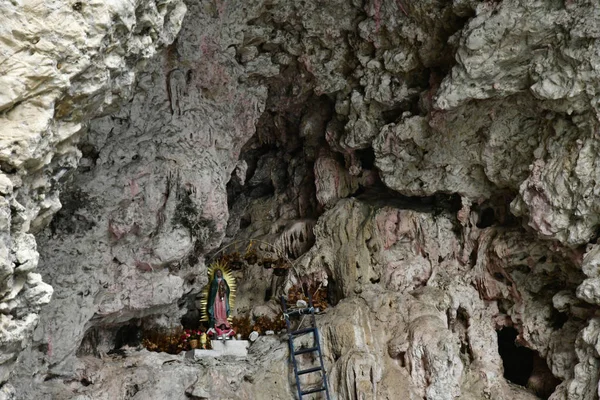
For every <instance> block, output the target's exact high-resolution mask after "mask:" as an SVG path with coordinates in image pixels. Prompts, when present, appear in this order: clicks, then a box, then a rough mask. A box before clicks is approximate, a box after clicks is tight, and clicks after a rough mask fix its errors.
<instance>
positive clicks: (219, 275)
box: [217, 269, 223, 278]
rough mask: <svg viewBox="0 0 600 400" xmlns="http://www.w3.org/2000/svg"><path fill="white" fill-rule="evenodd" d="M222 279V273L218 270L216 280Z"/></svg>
mask: <svg viewBox="0 0 600 400" xmlns="http://www.w3.org/2000/svg"><path fill="white" fill-rule="evenodd" d="M222 277H223V272H222V271H221V270H220V269H218V270H217V278H222Z"/></svg>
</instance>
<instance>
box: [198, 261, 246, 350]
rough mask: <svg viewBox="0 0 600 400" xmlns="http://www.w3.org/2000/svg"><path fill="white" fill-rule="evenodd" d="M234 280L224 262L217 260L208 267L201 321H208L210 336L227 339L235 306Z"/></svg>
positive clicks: (235, 286)
mask: <svg viewBox="0 0 600 400" xmlns="http://www.w3.org/2000/svg"><path fill="white" fill-rule="evenodd" d="M236 288H237V285H236V281H235V278H234V277H233V275H232V273H231V270H230V269H229V267H228V266H227V264H226V263H224V262H222V261H221V260H217V261H215V262H214V263H212V264H211V265H210V266H209V267H208V284H207V285H206V287H205V288H204V290H203V291H202V300H201V318H200V321H201V322H207V323H208V331H207V332H206V333H207V334H208V335H209V336H210V337H215V338H218V339H228V338H231V337H232V336H233V335H235V332H234V330H233V329H232V327H231V322H232V320H233V317H232V311H233V308H234V306H235V292H236Z"/></svg>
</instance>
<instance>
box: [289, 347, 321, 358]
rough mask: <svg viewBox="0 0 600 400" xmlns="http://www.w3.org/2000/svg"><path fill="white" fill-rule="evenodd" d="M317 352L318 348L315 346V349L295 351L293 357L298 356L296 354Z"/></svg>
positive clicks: (308, 348)
mask: <svg viewBox="0 0 600 400" xmlns="http://www.w3.org/2000/svg"><path fill="white" fill-rule="evenodd" d="M317 350H319V348H318V347H316V346H315V347H307V348H305V349H300V350H298V351H295V352H294V355H295V356H296V355H298V354H304V353H312V352H313V351H317Z"/></svg>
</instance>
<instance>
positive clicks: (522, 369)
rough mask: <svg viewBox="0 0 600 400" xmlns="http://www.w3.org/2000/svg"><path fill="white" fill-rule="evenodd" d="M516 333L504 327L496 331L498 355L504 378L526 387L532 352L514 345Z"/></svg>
mask: <svg viewBox="0 0 600 400" xmlns="http://www.w3.org/2000/svg"><path fill="white" fill-rule="evenodd" d="M517 335H518V332H517V330H516V329H514V328H510V327H506V328H503V329H501V330H499V331H498V353H500V357H502V366H503V367H504V377H505V378H506V379H507V380H509V381H511V382H512V383H515V384H517V385H521V386H527V381H528V380H529V377H530V376H531V372H532V371H533V354H534V351H533V350H531V349H528V348H527V347H523V346H518V345H517V343H516V339H517Z"/></svg>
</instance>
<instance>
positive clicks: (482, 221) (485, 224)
mask: <svg viewBox="0 0 600 400" xmlns="http://www.w3.org/2000/svg"><path fill="white" fill-rule="evenodd" d="M495 222H496V214H495V213H494V209H493V208H491V207H487V208H484V209H483V210H482V211H481V213H480V214H479V221H477V227H478V228H479V229H483V228H489V227H490V226H492V225H494V223H495Z"/></svg>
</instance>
